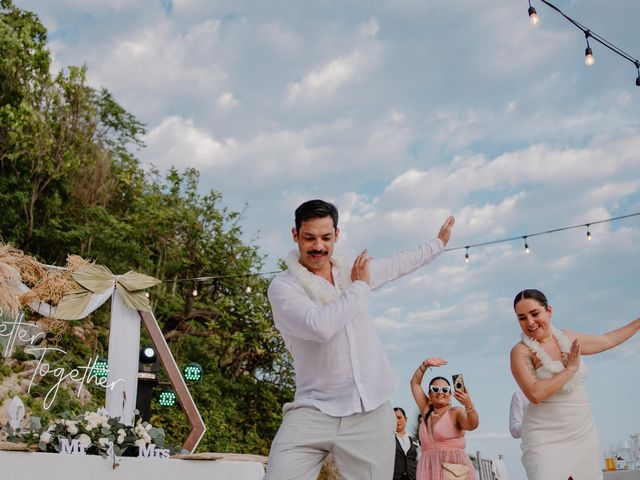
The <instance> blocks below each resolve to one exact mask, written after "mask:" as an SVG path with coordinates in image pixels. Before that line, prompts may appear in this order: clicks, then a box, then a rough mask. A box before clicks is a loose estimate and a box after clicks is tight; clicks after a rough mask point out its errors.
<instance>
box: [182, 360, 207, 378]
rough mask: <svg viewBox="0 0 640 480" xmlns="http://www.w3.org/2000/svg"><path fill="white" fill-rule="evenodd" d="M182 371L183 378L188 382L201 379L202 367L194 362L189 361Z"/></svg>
mask: <svg viewBox="0 0 640 480" xmlns="http://www.w3.org/2000/svg"><path fill="white" fill-rule="evenodd" d="M182 373H183V375H184V379H185V380H187V381H189V382H199V381H200V380H202V367H201V366H200V364H198V363H196V362H191V363H190V364H189V365H187V366H186V367H184V370H183V371H182Z"/></svg>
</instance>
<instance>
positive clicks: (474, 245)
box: [162, 212, 640, 297]
mask: <svg viewBox="0 0 640 480" xmlns="http://www.w3.org/2000/svg"><path fill="white" fill-rule="evenodd" d="M638 215H640V212H635V213H630V214H629V215H621V216H619V217H612V218H607V219H604V220H596V221H593V222H589V223H581V224H579V225H571V226H568V227H560V228H554V229H552V230H545V231H544V232H537V233H527V234H524V235H519V236H517V237H509V238H500V239H498V240H491V241H488V242H479V243H472V244H469V245H465V246H463V247H451V248H445V249H444V251H445V252H453V251H455V250H462V249H464V250H465V255H464V260H465V263H469V249H471V248H477V247H484V246H486V245H494V244H496V243H505V242H513V241H515V240H522V241H524V250H525V252H526V253H529V251H530V248H529V243H528V241H527V240H528V239H529V238H531V237H537V236H540V235H548V234H551V233H556V232H562V231H564V230H572V229H575V228H586V229H587V240H591V239H592V236H591V226H592V225H598V224H599V223H607V222H614V221H616V220H622V219H624V218H630V217H636V216H638ZM282 271H283V270H272V271H269V272H256V273H241V274H236V275H209V276H206V277H189V278H172V279H166V280H162V281H163V282H166V283H171V282H191V283H193V284H194V285H195V287H194V289H193V291H194V292H196V294H195V295H193V296H194V297H195V296H197V295H198V293H197V291H198V290H197V285H198V284H199V283H201V282H207V281H212V280H220V279H227V278H248V277H263V276H267V275H275V274H276V273H280V272H282ZM245 291H246V293H251V287H247V288H246V290H245Z"/></svg>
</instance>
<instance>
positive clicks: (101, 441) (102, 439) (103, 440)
mask: <svg viewBox="0 0 640 480" xmlns="http://www.w3.org/2000/svg"><path fill="white" fill-rule="evenodd" d="M110 441H111V440H109V439H108V438H105V437H100V438H99V439H98V443H99V444H100V446H102V447H106V446H107V444H108V443H109V442H110Z"/></svg>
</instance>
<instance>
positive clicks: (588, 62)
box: [584, 30, 596, 67]
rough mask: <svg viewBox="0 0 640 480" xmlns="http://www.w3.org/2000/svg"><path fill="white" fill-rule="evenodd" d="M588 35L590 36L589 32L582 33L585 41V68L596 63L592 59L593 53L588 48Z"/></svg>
mask: <svg viewBox="0 0 640 480" xmlns="http://www.w3.org/2000/svg"><path fill="white" fill-rule="evenodd" d="M589 35H590V33H589V30H587V31H586V32H584V38H585V40H586V41H587V48H585V49H584V64H585V65H586V66H587V67H590V66H591V65H593V64H594V63H596V59H595V58H593V51H592V50H591V47H590V46H589Z"/></svg>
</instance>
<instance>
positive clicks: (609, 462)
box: [604, 452, 616, 472]
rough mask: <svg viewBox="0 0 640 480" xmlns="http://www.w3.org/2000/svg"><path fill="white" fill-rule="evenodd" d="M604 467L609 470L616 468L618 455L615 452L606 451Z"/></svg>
mask: <svg viewBox="0 0 640 480" xmlns="http://www.w3.org/2000/svg"><path fill="white" fill-rule="evenodd" d="M604 468H605V469H606V470H607V471H608V472H612V471H614V470H615V469H616V455H615V453H613V452H604Z"/></svg>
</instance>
